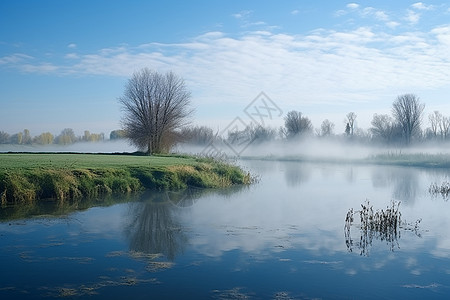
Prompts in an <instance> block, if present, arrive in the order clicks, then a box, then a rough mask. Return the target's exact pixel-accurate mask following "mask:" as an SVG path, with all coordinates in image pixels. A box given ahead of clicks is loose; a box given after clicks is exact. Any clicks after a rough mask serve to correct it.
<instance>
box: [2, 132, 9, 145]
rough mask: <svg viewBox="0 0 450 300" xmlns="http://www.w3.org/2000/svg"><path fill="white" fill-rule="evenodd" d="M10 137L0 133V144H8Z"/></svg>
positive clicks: (5, 133)
mask: <svg viewBox="0 0 450 300" xmlns="http://www.w3.org/2000/svg"><path fill="white" fill-rule="evenodd" d="M9 139H10V136H9V134H8V133H7V132H4V131H0V144H8V143H9V142H10V140H9Z"/></svg>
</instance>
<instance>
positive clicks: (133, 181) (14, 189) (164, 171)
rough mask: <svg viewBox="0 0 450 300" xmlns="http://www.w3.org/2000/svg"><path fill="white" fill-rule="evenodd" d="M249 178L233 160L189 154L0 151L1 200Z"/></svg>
mask: <svg viewBox="0 0 450 300" xmlns="http://www.w3.org/2000/svg"><path fill="white" fill-rule="evenodd" d="M250 182H251V176H250V174H246V173H245V172H243V171H242V170H241V169H240V168H239V167H237V166H234V165H230V164H226V163H223V162H219V161H215V160H211V159H202V158H196V157H191V156H170V155H169V156H137V155H106V154H29V153H25V154H22V153H21V154H0V200H1V203H2V204H3V205H5V204H8V203H30V202H33V201H36V200H39V199H55V200H58V201H68V200H71V199H80V198H83V197H89V198H92V197H100V196H103V195H110V194H119V193H120V194H126V193H131V192H135V191H139V190H142V189H145V188H147V189H159V190H161V189H183V188H186V187H199V188H218V187H227V186H231V185H234V184H248V183H250Z"/></svg>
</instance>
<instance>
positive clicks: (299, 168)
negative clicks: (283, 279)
mask: <svg viewBox="0 0 450 300" xmlns="http://www.w3.org/2000/svg"><path fill="white" fill-rule="evenodd" d="M283 167H284V170H285V172H284V177H285V180H286V183H287V184H288V186H299V185H301V184H303V183H305V182H307V181H308V180H309V179H310V177H311V173H312V168H311V165H309V164H303V163H299V162H292V163H286V164H284V165H283Z"/></svg>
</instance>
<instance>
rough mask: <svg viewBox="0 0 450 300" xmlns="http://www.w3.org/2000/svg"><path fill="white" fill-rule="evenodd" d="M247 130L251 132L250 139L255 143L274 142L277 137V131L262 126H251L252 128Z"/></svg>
mask: <svg viewBox="0 0 450 300" xmlns="http://www.w3.org/2000/svg"><path fill="white" fill-rule="evenodd" d="M247 130H248V131H249V136H250V139H251V140H252V141H254V142H255V143H263V142H270V141H273V140H275V137H276V135H277V132H276V130H275V129H273V128H270V127H264V126H261V125H254V124H251V125H250V126H248V127H247Z"/></svg>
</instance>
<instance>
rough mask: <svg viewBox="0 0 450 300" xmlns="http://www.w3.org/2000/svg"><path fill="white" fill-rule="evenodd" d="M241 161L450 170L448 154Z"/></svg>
mask: <svg viewBox="0 0 450 300" xmlns="http://www.w3.org/2000/svg"><path fill="white" fill-rule="evenodd" d="M241 159H243V160H266V161H292V162H310V163H329V164H373V165H389V166H402V167H417V168H450V154H445V153H443V154H428V153H404V154H403V153H382V154H376V155H370V156H367V157H365V158H351V157H350V158H343V157H339V158H338V157H314V156H306V155H304V156H301V155H297V156H296V155H287V156H275V155H269V156H262V157H252V156H244V157H242V158H241Z"/></svg>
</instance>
